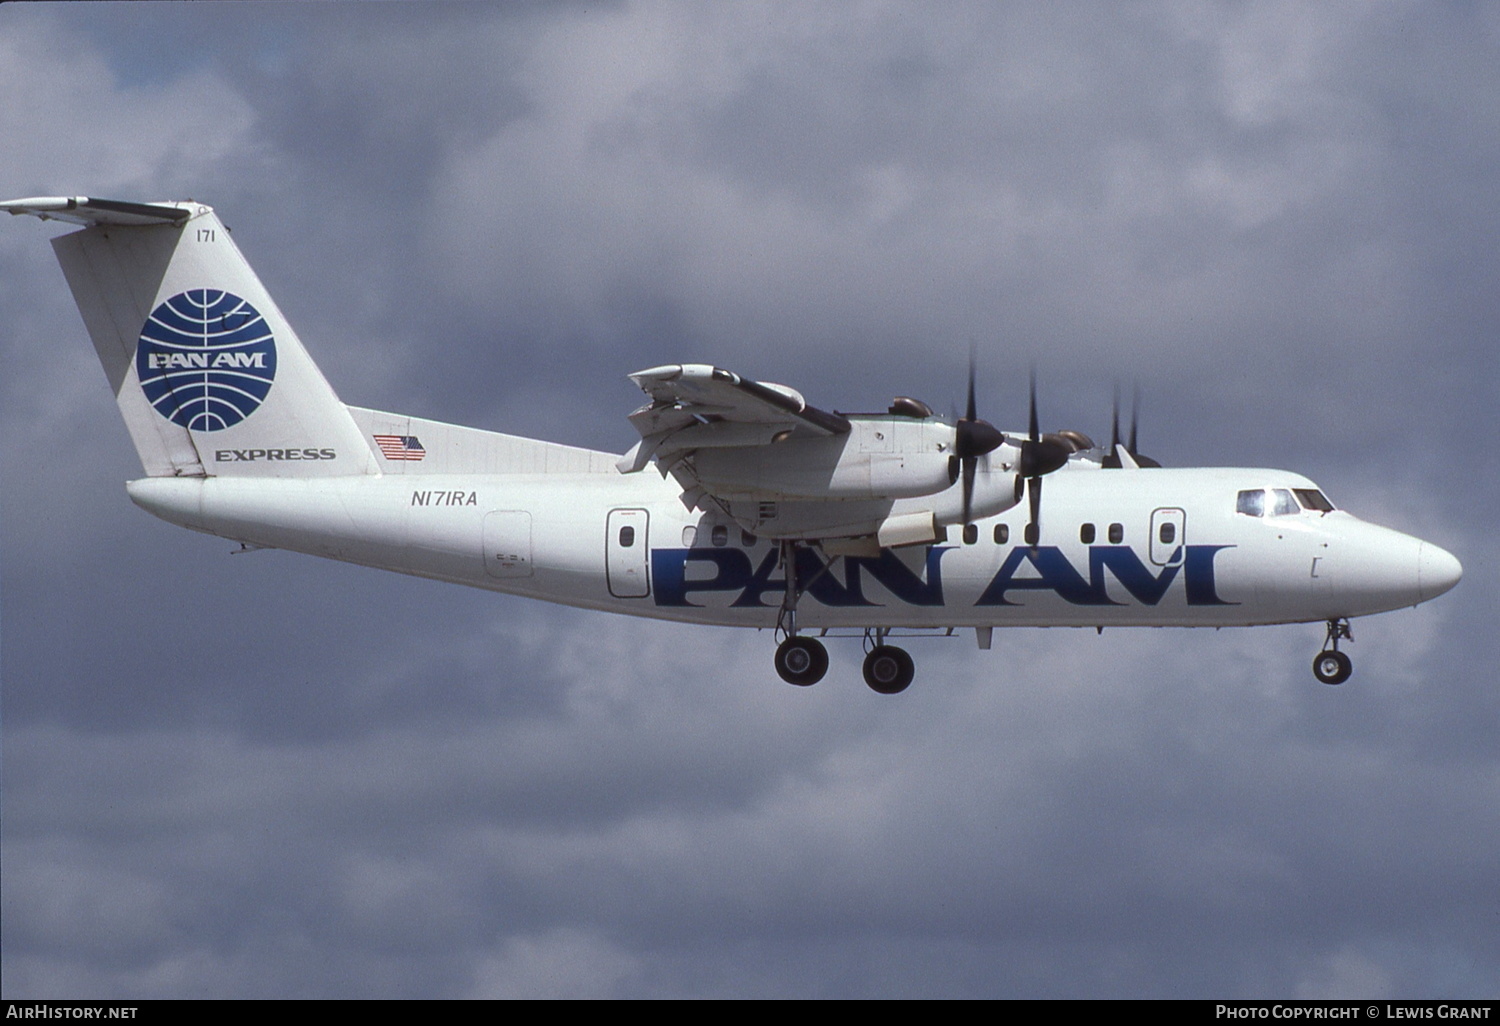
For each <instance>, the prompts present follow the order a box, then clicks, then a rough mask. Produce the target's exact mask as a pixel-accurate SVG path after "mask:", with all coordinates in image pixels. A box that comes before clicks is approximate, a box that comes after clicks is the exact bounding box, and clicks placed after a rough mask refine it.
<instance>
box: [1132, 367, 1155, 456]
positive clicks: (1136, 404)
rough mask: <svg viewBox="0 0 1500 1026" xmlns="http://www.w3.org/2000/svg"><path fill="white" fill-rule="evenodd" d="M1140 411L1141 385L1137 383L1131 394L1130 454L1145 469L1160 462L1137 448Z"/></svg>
mask: <svg viewBox="0 0 1500 1026" xmlns="http://www.w3.org/2000/svg"><path fill="white" fill-rule="evenodd" d="M1140 413H1141V388H1140V386H1139V385H1137V386H1136V387H1135V392H1134V394H1133V395H1132V396H1131V400H1130V455H1132V456H1134V457H1135V463H1136V466H1138V467H1141V468H1143V469H1144V468H1148V467H1160V466H1161V464H1160V463H1158V462H1156V461H1155V460H1153V459H1152V458H1151V457H1150V456H1142V455H1141V451H1140V449H1138V448H1136V437H1135V432H1136V423H1137V421H1138V420H1139V419H1140Z"/></svg>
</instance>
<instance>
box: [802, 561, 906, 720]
mask: <svg viewBox="0 0 1500 1026" xmlns="http://www.w3.org/2000/svg"><path fill="white" fill-rule="evenodd" d="M831 565H832V562H831V561H830V562H829V563H825V564H824V565H823V568H822V569H821V570H819V571H818V573H817V574H815V575H814V576H813V578H812V580H809V581H806V582H800V581H798V580H797V543H796V542H794V541H784V542H782V543H781V566H782V573H783V574H785V576H786V593H785V595H784V596H783V597H782V600H781V612H780V613H779V614H778V615H777V617H776V633H777V634H779V635H782V641H781V644H779V645H777V646H776V673H777V674H778V675H779V676H780V677H781V679H782V680H784V681H786V682H787V683H788V684H795V685H796V686H797V687H800V688H805V687H807V686H809V685H811V684H816V683H817V682H818V681H820V680H822V679H823V675H824V674H826V673H827V672H828V649H826V648H824V647H823V643H822V642H821V641H819V640H817V639H816V638H809V637H805V636H803V635H801V634H798V633H797V600H798V599H799V598H801V596H802V592H803V591H805V590H806V589H807V586H808V585H810V584H811V583H812V582H813V581H816V580H817V579H818V577H820V576H822V575H823V574H825V573H827V572H828V567H829V566H831ZM885 636H886V630H885V629H884V628H880V627H876V628H872V629H870V630H868V631H866V632H865V644H866V646H867V648H868V651H867V652H866V654H865V664H864V673H865V683H866V684H868V685H870V687H871V689H872V690H874V691H877V692H879V693H880V694H882V695H899V694H900V693H901V692H903V691H905V690H906V689H907V687H909V686H910V685H911V682H912V678H913V677H915V676H916V672H917V671H916V664H915V663H913V662H912V658H911V656H909V655H907V654H906V650H905V649H901V648H897V647H896V646H895V645H887V644H886V643H885Z"/></svg>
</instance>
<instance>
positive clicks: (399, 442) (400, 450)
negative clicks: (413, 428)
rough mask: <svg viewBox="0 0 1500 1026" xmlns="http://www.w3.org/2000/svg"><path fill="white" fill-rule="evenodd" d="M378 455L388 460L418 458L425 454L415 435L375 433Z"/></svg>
mask: <svg viewBox="0 0 1500 1026" xmlns="http://www.w3.org/2000/svg"><path fill="white" fill-rule="evenodd" d="M373 437H374V439H375V444H376V445H378V446H380V455H382V456H384V457H385V458H386V459H388V460H420V459H422V458H423V457H424V456H426V455H427V450H426V449H424V448H422V443H421V442H419V441H417V436H416V435H375V436H373Z"/></svg>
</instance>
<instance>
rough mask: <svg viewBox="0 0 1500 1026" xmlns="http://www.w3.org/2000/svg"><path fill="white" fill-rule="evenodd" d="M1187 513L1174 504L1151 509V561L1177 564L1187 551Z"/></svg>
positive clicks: (1167, 564)
mask: <svg viewBox="0 0 1500 1026" xmlns="http://www.w3.org/2000/svg"><path fill="white" fill-rule="evenodd" d="M1186 535H1187V513H1185V512H1184V511H1183V510H1181V509H1179V508H1177V507H1175V506H1165V507H1162V508H1161V509H1154V510H1152V511H1151V562H1153V563H1155V564H1156V565H1157V566H1179V565H1181V563H1182V558H1183V555H1184V553H1186V552H1187V537H1186Z"/></svg>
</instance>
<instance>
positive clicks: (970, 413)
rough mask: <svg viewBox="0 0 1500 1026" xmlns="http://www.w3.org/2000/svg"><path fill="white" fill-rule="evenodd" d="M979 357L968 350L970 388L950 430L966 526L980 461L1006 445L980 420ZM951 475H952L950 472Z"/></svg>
mask: <svg viewBox="0 0 1500 1026" xmlns="http://www.w3.org/2000/svg"><path fill="white" fill-rule="evenodd" d="M977 365H978V357H977V355H976V349H975V347H974V346H970V347H969V386H968V389H967V393H968V394H967V397H966V400H965V403H964V415H963V416H962V417H960V418H959V419H958V422H957V423H956V424H954V426H953V455H954V456H955V457H957V459H958V464H959V465H958V467H957V468H955V470H956V471H957V473H956V475H955V476H962V478H963V515H964V519H963V522H964V524H965V526H967V525H968V524H969V522H970V518H971V516H972V514H973V506H974V478H975V475H976V474H977V473H978V470H979V457H981V456H985V455H988V454H989V453H991V452H994V451H995V450H996V449H998V448H1000V446H1001V445H1003V444H1005V435H1004V434H1003V433H1002V432H1001V431H1000V430H999V429H998V428H996V427H995V425H993V424H991V423H990V422H989V421H987V420H980V419H979V403H978V399H977V398H976V396H975V387H974V380H975V378H976V377H977V376H978V375H977ZM950 472H951V471H950Z"/></svg>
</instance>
